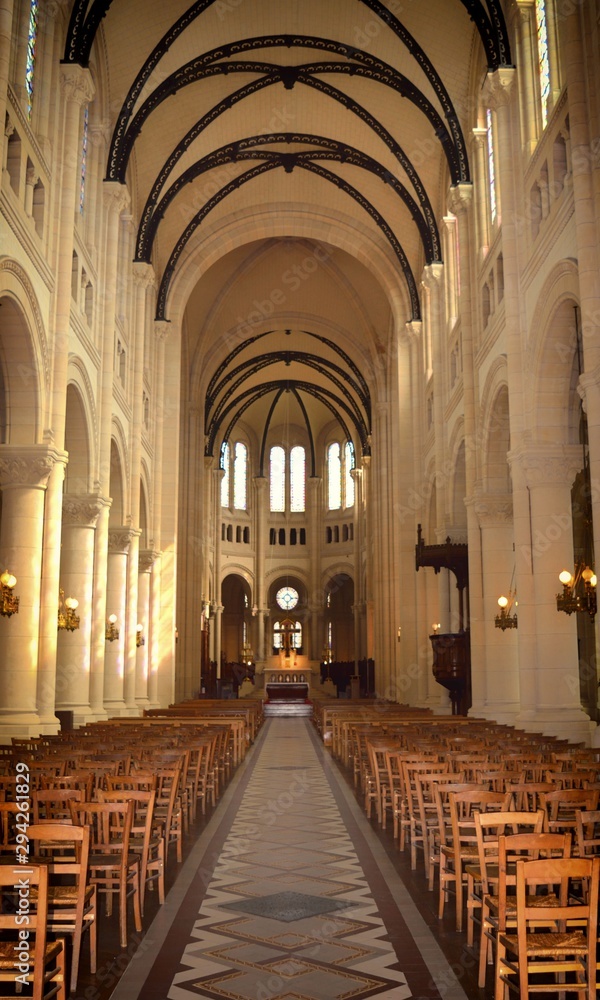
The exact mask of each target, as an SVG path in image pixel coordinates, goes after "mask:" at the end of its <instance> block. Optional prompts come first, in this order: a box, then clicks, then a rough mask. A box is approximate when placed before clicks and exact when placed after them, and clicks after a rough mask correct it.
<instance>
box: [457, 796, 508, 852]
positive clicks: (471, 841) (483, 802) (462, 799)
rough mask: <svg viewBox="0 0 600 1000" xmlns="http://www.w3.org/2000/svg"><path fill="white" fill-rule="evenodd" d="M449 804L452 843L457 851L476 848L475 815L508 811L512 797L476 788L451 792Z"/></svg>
mask: <svg viewBox="0 0 600 1000" xmlns="http://www.w3.org/2000/svg"><path fill="white" fill-rule="evenodd" d="M449 802H450V822H451V829H452V843H453V845H454V848H455V850H456V849H458V848H459V846H463V847H466V846H473V847H474V846H476V844H477V833H476V831H475V813H477V812H487V811H488V809H490V810H495V811H498V810H503V811H505V812H506V811H508V807H509V805H510V795H509V794H506V795H505V794H503V793H502V792H488V791H484V790H482V789H481V788H474V789H467V790H465V791H462V792H450V793H449Z"/></svg>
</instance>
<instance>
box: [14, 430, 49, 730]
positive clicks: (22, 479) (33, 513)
mask: <svg viewBox="0 0 600 1000" xmlns="http://www.w3.org/2000/svg"><path fill="white" fill-rule="evenodd" d="M57 457H59V456H58V455H57V454H56V453H52V452H51V451H50V450H49V449H48V448H46V447H44V446H37V445H31V446H21V447H19V448H16V447H11V446H9V445H3V446H2V447H1V448H0V488H1V489H2V521H1V524H0V558H1V559H2V570H0V572H4V570H5V569H8V571H9V572H10V573H12V574H13V575H14V576H15V577H16V578H17V585H16V587H15V591H14V593H15V594H16V595H17V596H18V597H19V599H20V604H19V610H18V612H17V613H16V614H14V615H12V616H11V617H0V649H2V669H1V670H0V743H10V739H11V737H12V736H34V735H37V734H38V733H39V732H40V715H39V712H38V686H39V688H40V690H41V693H42V695H43V697H44V699H45V700H46V701H48V700H49V698H50V696H51V697H52V704H54V702H53V699H54V663H55V661H54V659H53V661H52V670H51V671H49V673H50V674H51V676H50V677H49V678H46V676H45V672H44V671H43V661H41V660H40V651H41V646H40V642H39V634H40V605H41V568H42V545H43V534H44V499H45V496H44V495H45V490H46V485H47V482H48V478H49V476H50V473H51V470H52V468H53V466H54V464H55V461H56V458H57ZM55 606H56V607H57V606H58V595H57V597H56V602H55ZM54 633H55V642H56V618H55V619H54ZM55 722H56V720H55Z"/></svg>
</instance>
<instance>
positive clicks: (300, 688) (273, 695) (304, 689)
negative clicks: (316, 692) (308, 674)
mask: <svg viewBox="0 0 600 1000" xmlns="http://www.w3.org/2000/svg"><path fill="white" fill-rule="evenodd" d="M265 691H266V694H267V698H268V699H269V701H305V700H306V699H307V698H308V684H307V683H299V682H296V683H294V682H293V681H290V682H289V683H287V684H286V683H285V682H284V683H281V682H280V681H276V682H274V683H267V684H265Z"/></svg>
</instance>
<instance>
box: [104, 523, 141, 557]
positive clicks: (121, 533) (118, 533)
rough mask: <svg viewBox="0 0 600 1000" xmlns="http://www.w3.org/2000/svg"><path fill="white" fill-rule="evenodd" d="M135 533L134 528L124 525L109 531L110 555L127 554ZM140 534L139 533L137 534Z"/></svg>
mask: <svg viewBox="0 0 600 1000" xmlns="http://www.w3.org/2000/svg"><path fill="white" fill-rule="evenodd" d="M134 534H135V532H134V530H133V528H130V527H128V526H127V525H123V526H122V527H120V528H109V529H108V551H109V553H113V554H114V553H121V554H124V553H127V551H128V550H129V546H130V544H131V539H132V538H133V536H134ZM137 534H139V532H137Z"/></svg>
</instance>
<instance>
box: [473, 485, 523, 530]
mask: <svg viewBox="0 0 600 1000" xmlns="http://www.w3.org/2000/svg"><path fill="white" fill-rule="evenodd" d="M465 503H466V504H467V505H468V506H471V507H472V508H473V510H474V511H475V514H476V515H477V519H478V521H479V524H480V525H481V527H482V528H494V527H495V528H499V527H503V526H507V525H511V524H512V522H513V501H512V496H511V495H510V494H509V493H504V494H501V493H498V494H495V493H476V494H475V495H474V496H473V497H470V498H469V499H468V500H466V501H465Z"/></svg>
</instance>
